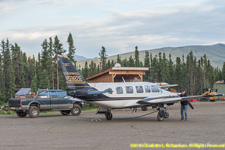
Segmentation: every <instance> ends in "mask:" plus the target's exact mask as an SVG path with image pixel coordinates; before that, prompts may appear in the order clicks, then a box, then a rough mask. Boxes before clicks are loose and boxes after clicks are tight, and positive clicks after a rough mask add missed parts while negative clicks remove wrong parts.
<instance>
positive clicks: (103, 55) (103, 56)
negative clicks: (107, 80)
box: [99, 46, 107, 71]
mask: <svg viewBox="0 0 225 150" xmlns="http://www.w3.org/2000/svg"><path fill="white" fill-rule="evenodd" d="M99 56H100V60H101V67H102V70H101V71H103V70H106V59H107V55H106V50H105V47H104V46H102V50H101V51H100V52H99Z"/></svg>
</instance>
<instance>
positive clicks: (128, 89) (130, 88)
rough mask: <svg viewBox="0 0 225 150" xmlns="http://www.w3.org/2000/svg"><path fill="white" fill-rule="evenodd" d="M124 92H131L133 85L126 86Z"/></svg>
mask: <svg viewBox="0 0 225 150" xmlns="http://www.w3.org/2000/svg"><path fill="white" fill-rule="evenodd" d="M126 92H127V94H132V93H133V87H132V86H126Z"/></svg>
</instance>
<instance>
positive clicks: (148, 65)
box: [144, 51, 150, 81]
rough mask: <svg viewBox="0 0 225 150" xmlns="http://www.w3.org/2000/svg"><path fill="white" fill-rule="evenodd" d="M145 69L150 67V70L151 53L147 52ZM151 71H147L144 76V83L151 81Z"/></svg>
mask: <svg viewBox="0 0 225 150" xmlns="http://www.w3.org/2000/svg"><path fill="white" fill-rule="evenodd" d="M144 67H148V68H149V69H150V58H149V51H145V58H144ZM149 76H150V71H149V70H148V71H146V72H145V75H144V81H149V80H150V79H149V78H150V77H149Z"/></svg>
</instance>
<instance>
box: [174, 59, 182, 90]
mask: <svg viewBox="0 0 225 150" xmlns="http://www.w3.org/2000/svg"><path fill="white" fill-rule="evenodd" d="M175 75H176V81H177V84H178V91H181V60H180V57H177V58H176V71H175Z"/></svg>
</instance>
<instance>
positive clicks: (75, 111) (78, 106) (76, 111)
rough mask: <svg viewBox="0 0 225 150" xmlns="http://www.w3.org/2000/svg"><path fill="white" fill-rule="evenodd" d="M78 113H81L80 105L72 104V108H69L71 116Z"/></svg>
mask: <svg viewBox="0 0 225 150" xmlns="http://www.w3.org/2000/svg"><path fill="white" fill-rule="evenodd" d="M80 113H81V107H80V105H78V104H74V105H73V108H72V109H71V114H72V115H73V116H78V115H80Z"/></svg>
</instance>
